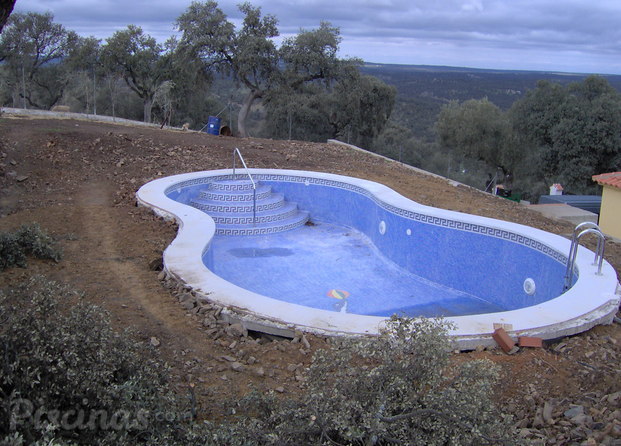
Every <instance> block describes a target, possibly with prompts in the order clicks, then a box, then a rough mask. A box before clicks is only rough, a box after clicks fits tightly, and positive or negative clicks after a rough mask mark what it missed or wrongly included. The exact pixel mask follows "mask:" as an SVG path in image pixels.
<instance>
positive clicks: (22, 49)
mask: <svg viewBox="0 0 621 446" xmlns="http://www.w3.org/2000/svg"><path fill="white" fill-rule="evenodd" d="M53 20H54V16H53V15H52V14H51V13H49V12H48V13H45V14H37V13H33V12H29V13H26V14H13V15H12V16H11V17H10V19H9V21H8V26H7V27H6V28H5V29H4V31H3V33H2V35H1V37H0V39H1V40H0V61H2V60H4V61H5V62H6V64H7V67H6V69H7V72H8V73H9V76H10V78H11V84H12V86H13V88H15V89H19V96H21V97H22V99H23V100H24V101H25V102H27V103H28V104H29V105H30V106H33V107H37V108H43V109H46V108H50V107H52V106H54V105H55V104H56V103H57V102H58V100H59V99H60V98H61V97H62V95H63V91H64V89H65V87H66V86H67V82H68V81H67V75H66V74H67V73H66V72H65V69H64V64H63V61H64V59H65V58H67V57H70V54H71V51H72V49H73V48H75V45H76V42H77V40H78V36H77V34H76V33H74V32H73V31H67V30H66V29H65V28H64V27H63V26H62V25H60V24H58V23H54V22H53Z"/></svg>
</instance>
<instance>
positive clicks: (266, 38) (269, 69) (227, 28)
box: [177, 1, 340, 136]
mask: <svg viewBox="0 0 621 446" xmlns="http://www.w3.org/2000/svg"><path fill="white" fill-rule="evenodd" d="M239 9H240V11H241V12H242V13H243V14H244V20H243V23H242V27H241V28H240V29H239V30H236V29H235V25H233V24H232V23H231V22H229V21H228V20H227V18H226V15H225V14H224V13H223V12H222V10H220V9H219V8H218V4H217V3H216V2H215V1H208V2H205V3H199V2H193V3H192V4H191V5H190V6H189V7H188V9H187V10H186V12H185V13H183V14H182V15H181V16H180V17H179V18H178V19H177V28H178V29H179V30H180V31H181V32H182V33H183V35H182V38H181V44H182V45H184V46H186V47H187V48H189V49H190V51H191V52H192V53H193V54H195V55H196V57H200V58H201V59H202V60H203V61H204V63H205V67H206V68H207V69H209V70H213V71H216V72H219V73H220V74H223V75H228V76H232V77H233V78H234V79H235V80H236V81H237V82H239V83H240V84H242V85H243V86H245V87H246V88H247V90H248V92H247V94H246V97H245V99H244V101H243V103H242V106H241V109H240V111H239V117H238V131H239V134H240V135H241V136H247V134H248V133H247V129H246V119H247V117H248V114H249V113H250V109H251V107H252V105H253V103H254V102H255V101H256V100H259V99H263V98H266V97H267V96H268V95H269V94H271V93H272V92H274V91H275V90H276V89H283V88H288V89H290V90H297V89H298V88H300V87H302V86H303V85H304V84H306V83H312V82H315V81H319V80H323V81H326V82H329V81H331V80H332V79H333V78H334V76H335V75H336V72H337V68H338V66H339V61H338V59H337V57H336V53H337V51H338V45H339V42H340V37H339V35H338V29H337V28H334V27H332V26H330V24H328V23H325V22H324V23H322V24H321V25H320V27H319V28H318V29H317V30H314V31H302V32H300V33H299V34H298V35H297V36H296V37H293V38H289V39H286V40H285V41H284V42H283V45H282V46H281V48H280V49H277V48H276V46H275V45H274V42H273V41H272V38H274V37H276V36H278V29H277V20H276V18H275V17H274V16H272V15H266V16H264V17H262V16H261V9H260V8H258V7H254V6H252V5H250V4H249V3H242V4H241V5H240V7H239ZM281 91H282V90H281Z"/></svg>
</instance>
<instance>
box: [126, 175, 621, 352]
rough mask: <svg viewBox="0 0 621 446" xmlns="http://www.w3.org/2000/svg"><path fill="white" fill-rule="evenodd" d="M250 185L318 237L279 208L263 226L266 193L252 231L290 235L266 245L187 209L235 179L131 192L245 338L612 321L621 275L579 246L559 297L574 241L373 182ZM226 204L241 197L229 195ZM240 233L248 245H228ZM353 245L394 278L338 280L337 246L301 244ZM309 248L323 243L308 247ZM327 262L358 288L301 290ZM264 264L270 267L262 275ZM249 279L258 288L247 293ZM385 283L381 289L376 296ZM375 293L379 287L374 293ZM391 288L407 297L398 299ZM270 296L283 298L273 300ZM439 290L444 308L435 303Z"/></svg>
mask: <svg viewBox="0 0 621 446" xmlns="http://www.w3.org/2000/svg"><path fill="white" fill-rule="evenodd" d="M251 173H252V176H253V178H254V179H255V181H258V184H260V187H262V188H263V189H261V194H263V192H264V191H267V190H269V191H271V192H270V193H273V194H278V195H279V196H283V197H285V198H286V200H287V201H289V202H295V203H297V207H298V208H299V209H301V210H303V212H304V213H307V215H308V216H310V221H311V222H313V223H314V224H315V225H316V226H307V225H305V224H304V221H305V219H302V218H297V217H296V214H295V212H294V211H293V210H292V207H291V206H289V207H286V208H284V207H283V206H284V205H279V206H281V207H282V208H283V209H286V212H284V211H283V212H282V216H281V217H274V216H272V215H271V214H269V213H268V210H267V208H269V207H273V206H274V205H273V204H272V201H270V198H269V196H268V195H267V192H265V193H266V195H262V196H261V200H263V201H261V203H265V207H266V210H265V211H261V212H259V213H258V214H257V216H258V218H259V219H260V220H261V223H258V224H255V225H250V226H248V225H247V226H246V227H247V228H248V227H250V228H253V227H257V226H259V227H265V225H270V224H273V220H275V219H279V221H280V222H281V226H282V227H283V228H285V229H289V231H288V232H278V231H273V232H271V233H269V234H268V235H265V234H259V233H255V232H256V231H255V230H254V229H246V230H241V229H240V226H239V225H237V223H239V222H238V221H236V220H235V219H231V218H229V217H228V216H226V215H222V214H221V213H219V210H217V209H214V210H213V212H212V215H214V218H215V219H216V220H217V221H218V226H216V222H215V221H214V219H212V218H211V217H209V216H208V215H207V214H206V213H205V212H203V210H201V209H197V208H195V207H192V206H190V204H192V205H193V206H196V207H201V206H202V205H201V203H199V202H197V200H198V199H197V198H196V197H199V196H201V194H202V196H205V197H206V198H210V197H209V194H210V192H209V190H210V187H212V186H210V185H213V184H214V183H220V184H223V186H221V187H224V188H227V189H231V188H236V187H237V186H233V185H232V184H229V183H231V181H230V180H231V178H232V177H231V171H230V170H220V171H206V172H196V173H190V174H183V175H176V176H173V177H167V178H162V179H158V180H155V181H152V182H150V183H147V184H146V185H144V186H143V187H142V188H141V189H140V190H139V191H138V194H137V196H138V201H139V202H140V203H141V204H144V205H147V206H150V207H151V208H153V209H154V210H155V211H156V212H158V213H159V214H161V215H165V216H171V217H173V218H176V219H177V221H179V223H180V229H179V234H178V235H177V238H176V239H175V240H174V241H173V243H172V244H171V245H170V246H169V247H168V248H167V249H166V251H165V253H164V265H165V268H166V270H167V271H168V272H169V274H172V275H173V276H175V277H176V278H177V279H178V280H180V281H181V282H184V283H185V284H187V285H188V286H190V287H192V288H193V289H194V290H195V291H197V292H198V293H202V294H205V295H208V296H209V298H210V299H212V300H213V301H215V302H217V303H219V304H221V305H223V306H225V307H227V309H228V311H229V312H230V313H231V315H232V316H233V317H236V318H239V319H241V320H242V321H243V322H244V323H245V324H246V326H247V327H248V328H250V329H258V330H263V331H267V332H272V333H276V334H284V333H287V332H292V331H293V330H294V329H302V330H309V331H314V332H318V333H328V334H348V333H349V334H374V333H377V332H378V330H379V328H380V327H381V326H382V323H383V321H384V320H385V319H386V316H387V315H389V313H390V312H402V313H405V314H410V315H416V314H422V315H425V316H434V315H440V316H447V319H448V320H450V321H452V322H454V324H455V327H456V328H455V329H454V330H453V331H452V333H451V334H452V335H453V336H454V337H455V339H456V341H457V342H458V344H459V346H460V347H461V348H472V347H474V346H476V345H481V344H483V345H485V344H489V343H492V342H493V341H491V338H490V335H491V332H493V325H494V323H503V324H510V325H511V327H512V331H513V332H514V334H520V335H532V336H541V337H544V338H547V339H549V338H554V337H558V336H563V335H567V334H573V333H576V332H579V331H583V330H586V329H588V328H590V327H592V326H593V325H595V324H598V323H609V322H610V321H611V320H612V317H613V316H614V314H615V312H616V310H617V308H618V305H619V295H618V294H617V277H616V274H615V271H614V269H613V268H612V267H611V266H610V265H609V264H608V263H604V266H603V269H602V275H597V274H596V271H597V268H596V267H594V266H593V265H592V264H591V263H592V259H593V253H592V252H591V251H588V250H587V249H585V248H582V247H581V248H580V249H579V250H578V256H577V260H576V268H575V276H576V277H575V283H574V285H573V286H572V287H571V289H569V290H568V291H567V292H565V293H563V294H561V292H562V289H563V276H564V272H565V264H566V260H567V258H566V256H567V253H568V252H569V244H570V242H569V241H568V240H566V239H564V238H562V237H559V236H556V235H554V234H550V233H546V232H543V231H540V230H537V229H534V228H530V227H526V226H522V225H517V224H513V223H508V222H503V221H499V220H493V219H488V218H484V217H478V216H473V215H468V214H461V213H457V212H452V211H447V210H442V209H436V208H432V207H428V206H423V205H421V204H419V203H416V202H413V201H411V200H409V199H407V198H405V197H403V196H401V195H399V194H397V193H396V192H394V191H393V190H391V189H389V188H387V187H385V186H383V185H380V184H378V183H374V182H370V181H367V180H362V179H357V178H351V177H344V176H340V175H332V174H325V173H316V172H307V171H288V170H262V169H251ZM258 191H259V189H257V194H258V193H259V192H258ZM227 200H242V198H240V196H239V195H234V196H232V197H229V198H227ZM198 201H200V200H198ZM242 204H244V203H242ZM245 204H246V205H247V203H245ZM303 216H306V214H304V215H303ZM296 218H297V219H296ZM217 228H219V229H217ZM244 231H246V232H245V233H244ZM321 231H324V232H323V233H322V232H321ZM339 231H340V232H339ZM268 232H269V231H268ZM240 233H244V235H243V236H242V237H239V236H235V235H234V234H240ZM347 233H349V236H347V237H349V238H350V240H348V243H349V241H352V240H354V239H356V241H354V242H355V243H354V245H355V244H356V243H357V244H358V245H361V246H362V245H364V246H362V247H363V248H364V249H365V250H366V251H365V252H367V253H371V254H372V255H373V256H374V258H375V260H373V262H372V264H373V265H377V264H383V265H384V266H385V267H386V268H387V269H386V270H385V271H384V270H382V271H380V272H379V273H378V274H375V275H373V274H369V273H365V270H364V267H365V266H368V265H369V264H368V263H365V262H364V261H362V262H358V264H355V263H356V262H351V261H346V262H341V263H342V265H340V267H341V269H338V270H337V269H336V268H335V267H333V266H331V265H333V264H334V261H335V260H334V258H335V257H334V255H333V254H334V253H333V252H332V251H331V250H330V247H329V246H328V247H327V249H325V248H324V249H323V253H324V254H323V255H322V254H321V253H322V251H321V250H319V251H314V252H312V253H308V252H307V250H306V251H304V249H306V248H304V249H302V245H304V243H306V244H307V245H308V244H310V245H317V244H319V242H320V241H321V240H324V241H326V240H328V239H329V237H332V236H334V240H338V239H339V234H340V238H343V236H344V234H347ZM296 234H297V235H296ZM352 234H353V235H352ZM312 237H318V238H316V239H315V241H314V242H312V241H311V240H313V239H312ZM352 237H353V238H352ZM309 241H311V242H309ZM335 246H336V245H335ZM339 246H341V247H340V248H339V249H340V250H341V251H342V252H343V254H348V253H350V254H351V253H352V252H353V253H354V257H353V258H354V260H356V261H358V260H360V259H359V258H362V255H361V254H355V253H356V252H357V251H355V249H354V248H355V246H353V245H352V246H349V247H348V244H347V243H344V244H343V245H339ZM356 249H357V248H356ZM302 251H304V252H306V258H303V256H302V255H301V253H302ZM360 252H362V251H360ZM227 256H228V258H227ZM329 259H332V260H329ZM327 260H329V262H332V263H329V264H328V267H327V269H328V270H333V271H337V274H336V275H335V277H337V278H346V276H347V275H348V273H344V272H343V271H345V272H348V271H350V269H356V268H357V269H360V270H361V271H362V273H361V274H362V279H360V278H358V279H355V278H354V280H353V281H350V282H348V283H347V284H346V285H342V284H341V283H340V282H338V283H337V281H336V280H335V279H334V278H333V279H325V280H320V281H319V282H320V283H319V285H316V284H315V285H312V283H311V282H312V280H311V279H308V280H309V281H308V282H305V281H306V280H307V278H306V277H302V276H303V275H302V274H300V273H308V274H306V275H308V276H313V274H312V273H313V269H317V268H315V266H313V265H317V264H321V263H325V262H326V261H327ZM287 262H289V263H287ZM292 262H293V263H292ZM303 262H307V263H303ZM313 262H314V263H313ZM348 263H349V266H350V267H351V268H350V269H348ZM270 264H271V265H272V266H271V267H270V268H271V269H270V268H268V269H267V270H262V269H261V268H263V266H266V265H267V266H269V265H270ZM287 265H288V266H287ZM296 265H298V268H297V269H298V270H299V271H298V272H297V273H296ZM267 266H266V267H267ZM247 267H250V270H247V269H246V268H247ZM227 268H228V270H227ZM386 271H388V272H386ZM279 272H280V273H279ZM318 272H319V271H318ZM320 273H321V274H323V272H320ZM393 273H394V274H395V275H394V276H389V274H393ZM253 277H259V280H254V282H252V279H253ZM359 277H360V276H359ZM227 279H228V280H227ZM383 279H387V280H384V282H383V284H382V280H383ZM248 280H250V281H251V282H252V283H249V282H248ZM330 280H332V282H330ZM415 282H416V283H415ZM356 283H358V285H360V286H358V288H356ZM375 283H379V284H380V286H379V287H376V288H373V289H371V288H369V286H368V285H369V284H370V285H372V284H375ZM395 283H403V284H404V285H406V286H405V287H403V288H405V289H407V290H413V292H412V293H409V294H408V293H405V295H404V296H401V295H399V296H398V295H397V293H396V291H395V289H394V288H393V285H395ZM274 284H276V285H277V286H273V285H274ZM283 284H284V285H283ZM285 285H286V286H285ZM266 286H268V287H266ZM313 286H315V288H316V289H313ZM296 287H297V288H296ZM421 287H422V288H421ZM274 290H280V291H278V293H280V294H279V295H278V296H276V295H275V294H278V293H276V291H274ZM306 290H311V291H310V296H302V294H303V293H302V292H301V291H306ZM365 290H366V291H365ZM430 290H431V291H430ZM436 291H438V292H439V293H440V294H439V296H440V298H438V299H436V298H435V297H434V298H433V299H429V297H430V295H431V294H430V293H432V292H436ZM443 293H444V294H443ZM446 293H449V294H446ZM365 295H367V296H369V295H373V296H374V297H375V298H376V300H377V301H379V302H380V303H384V304H385V305H384V308H379V307H377V306H376V307H373V306H372V305H371V306H369V305H363V306H362V307H360V305H359V304H360V302H363V301H364V299H365ZM416 295H418V296H420V297H422V300H421V301H416V302H414V303H412V304H411V305H409V304H408V301H407V299H408V296H410V297H411V296H416ZM455 296H457V298H459V299H461V300H460V302H463V299H462V298H464V297H468V298H470V299H471V300H472V301H473V302H474V303H475V304H477V305H479V304H480V306H479V307H477V306H476V305H474V306H472V305H465V309H464V310H460V311H461V312H460V311H457V312H455V311H453V309H451V305H445V304H450V301H451V300H453V301H454V302H456V301H455V299H456V297H455ZM425 299H427V300H425ZM300 303H304V305H301V304H300ZM356 307H359V309H356ZM447 309H448V310H447Z"/></svg>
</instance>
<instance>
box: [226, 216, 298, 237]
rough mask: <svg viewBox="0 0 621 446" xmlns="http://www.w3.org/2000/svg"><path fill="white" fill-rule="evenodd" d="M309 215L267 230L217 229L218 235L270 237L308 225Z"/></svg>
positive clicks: (266, 228)
mask: <svg viewBox="0 0 621 446" xmlns="http://www.w3.org/2000/svg"><path fill="white" fill-rule="evenodd" d="M307 220H308V215H305V214H302V218H300V219H299V220H296V221H294V222H292V223H289V224H286V225H278V226H270V227H265V228H222V227H219V228H216V234H217V235H268V234H276V233H277V232H284V231H288V230H290V229H295V228H298V227H300V226H302V225H304V224H305V223H306V221H307Z"/></svg>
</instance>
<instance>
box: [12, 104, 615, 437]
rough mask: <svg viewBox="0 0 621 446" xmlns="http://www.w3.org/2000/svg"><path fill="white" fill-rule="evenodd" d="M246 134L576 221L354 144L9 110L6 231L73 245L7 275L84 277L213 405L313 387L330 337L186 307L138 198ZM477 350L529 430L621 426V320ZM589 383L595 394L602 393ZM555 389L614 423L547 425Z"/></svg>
mask: <svg viewBox="0 0 621 446" xmlns="http://www.w3.org/2000/svg"><path fill="white" fill-rule="evenodd" d="M234 147H239V148H240V150H241V151H242V153H243V155H244V157H245V159H246V161H247V162H248V164H249V166H251V167H260V168H281V169H304V170H314V171H324V172H331V173H338V174H342V175H351V176H356V177H362V178H366V179H369V180H373V181H377V182H380V183H383V184H386V185H387V186H389V187H391V188H393V189H395V190H396V191H397V192H399V193H401V194H403V195H405V196H406V197H409V198H411V199H413V200H415V201H418V202H420V203H423V204H426V205H431V206H437V207H442V208H446V209H452V210H456V211H461V212H468V213H473V214H478V215H483V216H487V217H493V218H499V219H504V220H510V221H514V222H518V223H523V224H527V225H531V226H535V227H537V228H540V229H544V230H547V231H551V232H555V233H559V234H567V233H569V232H571V229H572V228H571V227H570V226H568V225H564V224H559V223H557V222H554V221H551V220H548V219H546V218H544V217H542V216H540V215H539V214H537V213H534V212H531V211H528V210H527V209H525V208H524V207H523V206H520V205H518V204H516V203H513V202H511V201H508V200H504V199H501V198H498V197H494V196H491V195H489V194H484V193H482V192H479V191H476V190H474V189H471V188H469V187H465V186H454V185H451V184H450V183H449V182H447V181H446V180H444V179H441V178H437V177H433V176H428V175H425V174H423V173H420V172H416V171H413V170H412V169H409V168H407V167H405V166H402V165H400V164H399V163H396V162H391V161H387V160H384V159H380V158H377V157H375V156H373V155H371V154H365V153H362V152H359V151H354V150H351V149H349V148H347V147H343V146H338V145H329V144H312V143H305V142H297V141H290V142H288V141H271V140H260V139H236V138H230V137H218V136H211V135H207V134H204V133H194V132H179V131H166V130H158V129H150V128H137V127H130V126H121V125H113V124H97V123H92V122H84V121H76V120H61V119H31V118H26V117H18V116H6V115H5V116H3V117H2V118H0V231H6V230H12V229H14V228H16V227H18V226H19V225H20V224H22V223H29V222H38V223H39V224H40V225H41V226H42V227H43V228H44V229H45V230H47V231H48V232H49V233H50V234H51V235H53V236H54V237H55V238H56V239H57V240H59V243H60V244H61V246H62V248H63V250H64V258H63V260H62V261H61V262H60V263H58V264H54V263H49V262H45V261H35V260H30V261H29V266H28V268H27V269H19V268H12V269H8V270H6V271H4V272H0V287H11V286H14V285H15V284H17V283H19V282H20V281H23V280H25V279H26V278H28V277H30V276H31V275H33V274H44V275H46V276H48V277H50V278H52V279H55V280H59V281H62V282H65V283H68V284H70V285H71V286H72V287H73V288H75V289H79V290H83V291H84V292H85V294H86V299H87V300H89V301H91V302H93V303H96V304H98V305H100V306H102V307H103V308H105V309H106V310H107V311H109V312H110V313H111V314H112V321H113V322H114V324H115V325H116V326H117V327H119V328H125V327H132V328H133V329H134V330H135V332H136V335H137V337H138V339H140V340H142V341H144V342H149V341H150V340H151V339H152V338H156V339H157V340H158V343H159V344H160V345H159V347H158V348H159V351H160V354H161V356H162V357H163V358H164V359H166V360H167V361H168V362H169V363H170V364H171V365H172V367H173V375H174V376H173V377H174V380H175V382H176V383H177V385H178V387H179V389H180V392H185V391H186V390H185V389H186V388H187V384H188V383H192V384H194V385H195V386H196V392H197V396H198V398H199V406H200V407H199V412H200V416H201V417H205V418H214V417H218V416H219V414H220V415H221V414H223V413H226V411H227V410H228V409H227V408H228V406H227V402H228V401H229V400H230V398H231V397H233V396H235V395H241V394H244V393H246V392H247V391H248V390H249V389H250V388H251V387H255V388H257V389H259V390H261V391H267V390H270V389H272V390H274V389H277V390H278V391H279V392H280V391H282V392H285V393H289V394H296V393H299V392H300V386H301V384H300V381H299V380H298V379H296V375H297V373H298V372H293V371H292V370H301V369H302V368H303V367H304V366H308V364H309V360H310V356H311V353H312V351H314V350H315V349H317V348H321V347H329V343H328V342H327V341H326V340H325V339H322V338H319V337H314V336H309V337H308V339H309V341H310V348H306V349H305V348H300V347H301V344H300V343H297V344H295V343H291V342H288V341H279V342H268V340H266V339H260V340H259V341H258V342H255V341H253V340H251V339H250V338H241V339H240V338H235V337H233V335H232V334H231V333H228V332H226V331H224V330H222V329H220V330H215V331H213V330H209V329H207V328H206V327H204V326H203V324H202V320H199V319H198V318H197V316H196V315H191V314H187V315H186V313H185V312H184V310H183V309H182V308H181V307H180V306H179V303H178V302H177V297H176V294H177V291H178V290H177V289H176V286H174V285H170V287H167V286H166V283H164V282H160V281H159V280H158V272H157V266H158V262H159V259H161V252H162V250H163V249H165V248H166V246H167V245H168V243H170V241H171V240H172V239H173V237H174V235H175V231H176V227H175V225H173V224H170V223H166V222H164V221H162V220H160V219H158V218H157V217H155V216H154V215H152V213H151V212H150V211H148V210H146V209H142V208H137V207H136V206H135V196H134V194H135V191H136V190H137V189H138V187H139V186H140V185H142V184H143V183H145V182H147V181H149V180H151V179H153V178H156V177H160V176H167V175H172V174H177V173H182V172H188V171H196V170H208V169H221V168H228V167H229V166H230V163H231V153H232V150H233V148H234ZM606 249H607V256H606V257H607V259H608V260H609V261H610V262H611V263H612V264H613V265H614V266H615V268H616V270H617V272H618V273H619V272H621V247H620V246H619V245H618V244H614V243H609V244H608V246H607V248H606ZM231 346H232V347H231ZM226 355H233V356H235V357H236V358H238V359H239V360H241V361H243V362H244V363H245V364H247V366H246V367H245V369H244V370H243V371H240V372H236V371H231V369H230V367H229V363H228V362H227V361H226V360H224V359H222V358H223V356H226ZM250 357H253V358H255V359H256V362H255V361H254V360H250V359H249V358H250ZM471 358H488V359H491V360H493V361H495V362H497V363H498V364H500V365H501V366H502V369H503V373H504V379H503V384H502V385H501V386H500V387H499V389H498V399H499V401H500V402H501V403H502V404H504V407H505V408H506V410H507V411H509V412H511V413H513V414H514V415H515V416H516V421H517V422H518V424H519V427H521V428H524V429H526V431H523V432H522V434H523V435H524V436H526V437H529V438H534V437H537V436H542V437H544V438H545V437H548V438H551V439H561V440H559V444H562V443H563V441H564V440H562V439H570V438H575V439H586V438H588V437H589V435H591V434H592V435H595V434H593V432H595V433H597V432H604V431H605V429H609V430H610V429H612V428H613V427H614V426H612V427H610V426H611V424H610V423H613V421H610V419H609V416H610V415H611V414H612V413H614V410H618V409H619V406H620V405H621V398H619V399H618V400H616V399H612V400H611V401H613V402H611V403H610V407H608V406H606V407H608V409H607V410H605V411H602V410H601V409H602V408H601V407H600V406H601V404H608V403H602V402H601V398H602V397H603V396H605V395H609V394H612V393H613V392H618V391H619V390H621V387H620V386H621V370H620V368H619V359H620V358H621V326H620V325H618V324H614V325H612V326H608V327H597V328H595V329H593V330H591V331H590V332H588V333H585V334H583V335H580V336H576V337H574V338H572V339H570V340H563V341H562V342H561V343H553V344H551V345H550V346H549V347H548V348H546V349H538V350H525V351H522V352H520V353H518V354H517V355H515V356H506V355H504V354H501V353H500V352H498V351H482V352H471V353H467V354H461V355H456V356H455V360H456V361H463V360H468V359H471ZM298 364H301V365H302V367H299V366H296V365H298ZM585 364H586V366H585ZM589 392H591V393H589ZM585 395H587V396H588V395H590V396H589V398H590V399H589V400H588V401H587V400H585ZM549 401H553V402H554V405H555V408H556V409H555V412H554V414H555V415H554V416H555V417H561V418H562V410H565V409H567V408H568V407H569V403H570V402H575V403H579V404H582V405H585V407H587V408H588V407H596V406H597V408H598V409H597V410H599V412H598V413H599V415H592V417H593V419H592V420H591V421H593V423H595V422H599V423H600V424H597V425H594V426H590V425H585V426H584V429H583V430H582V431H580V432H577V431H576V429H577V427H576V426H573V425H571V423H570V426H566V425H564V424H563V423H560V422H559V423H556V422H555V423H552V424H549V425H545V426H544V425H541V424H539V423H538V421H537V418H536V415H537V413H539V414H541V410H542V407H543V404H544V403H545V402H549ZM589 401H590V402H589ZM606 401H607V400H606ZM538 411H539V412H538ZM559 414H561V415H559ZM594 420H595V421H594ZM579 427H580V428H582V426H579ZM587 430H588V431H589V432H590V434H589V432H587ZM574 431H576V432H574ZM603 435H604V434H603V433H602V436H603ZM602 438H603V437H602ZM554 441H556V440H554ZM554 441H552V442H551V443H549V444H554Z"/></svg>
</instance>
